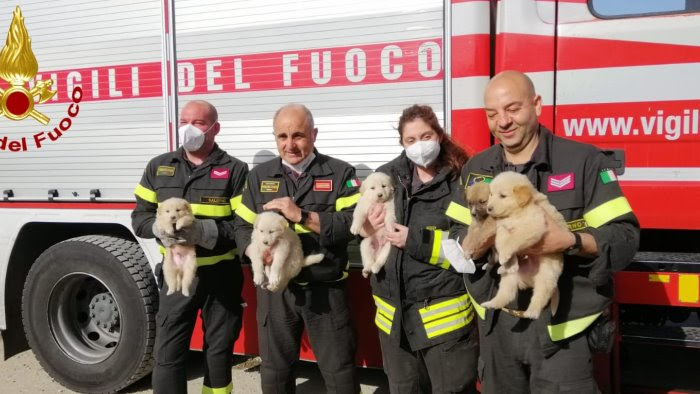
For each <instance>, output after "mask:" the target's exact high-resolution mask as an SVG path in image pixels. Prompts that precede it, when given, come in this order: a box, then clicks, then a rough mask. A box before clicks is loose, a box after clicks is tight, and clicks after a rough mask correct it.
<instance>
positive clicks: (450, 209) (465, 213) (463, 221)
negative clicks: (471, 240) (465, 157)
mask: <svg viewBox="0 0 700 394" xmlns="http://www.w3.org/2000/svg"><path fill="white" fill-rule="evenodd" d="M468 165H469V163H467V164H465V165H464V167H462V174H461V175H460V177H459V184H458V186H457V187H456V188H455V189H454V190H453V191H452V197H451V201H450V204H449V205H448V206H447V210H446V211H445V215H447V217H448V219H449V220H450V238H452V239H456V240H458V241H459V242H461V241H462V240H463V239H464V237H466V236H467V229H468V228H469V225H470V224H471V223H472V216H471V214H470V213H469V208H467V202H466V201H465V199H464V191H465V190H466V188H467V184H466V182H467V175H468V174H469V168H468Z"/></svg>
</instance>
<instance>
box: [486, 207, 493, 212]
mask: <svg viewBox="0 0 700 394" xmlns="http://www.w3.org/2000/svg"><path fill="white" fill-rule="evenodd" d="M486 210H487V211H489V213H491V211H493V207H492V206H490V205H489V206H488V207H486Z"/></svg>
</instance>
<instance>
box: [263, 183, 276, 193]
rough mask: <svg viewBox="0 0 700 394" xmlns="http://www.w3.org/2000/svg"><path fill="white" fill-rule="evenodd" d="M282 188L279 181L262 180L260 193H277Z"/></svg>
mask: <svg viewBox="0 0 700 394" xmlns="http://www.w3.org/2000/svg"><path fill="white" fill-rule="evenodd" d="M279 190H280V182H279V181H262V182H260V193H277V192H278V191H279Z"/></svg>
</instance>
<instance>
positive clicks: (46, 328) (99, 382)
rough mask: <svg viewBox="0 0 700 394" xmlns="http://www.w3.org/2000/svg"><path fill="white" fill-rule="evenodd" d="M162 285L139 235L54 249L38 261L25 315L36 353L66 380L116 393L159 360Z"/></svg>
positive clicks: (94, 238) (76, 241) (86, 239)
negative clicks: (156, 342) (157, 344)
mask: <svg viewBox="0 0 700 394" xmlns="http://www.w3.org/2000/svg"><path fill="white" fill-rule="evenodd" d="M157 306H158V289H157V287H156V282H155V279H154V277H153V273H152V272H151V268H150V266H149V264H148V260H147V259H146V257H145V256H144V254H143V251H142V250H141V248H140V247H139V245H138V244H137V243H136V242H133V241H130V240H126V239H121V238H115V237H111V236H103V235H88V236H82V237H77V238H72V239H69V240H66V241H63V242H61V243H58V244H56V245H53V246H52V247H50V248H48V249H47V250H46V251H44V253H42V254H41V256H39V258H38V259H37V260H36V262H35V263H34V265H32V267H31V269H30V271H29V275H28V276H27V280H26V282H25V284H24V292H23V294H22V321H23V323H24V331H25V333H26V335H27V339H28V341H29V345H30V346H31V348H32V350H33V351H34V354H35V355H36V358H37V359H38V360H39V362H40V363H41V365H42V367H43V368H44V369H45V370H46V371H47V372H48V373H49V375H51V377H53V378H54V379H55V380H56V381H58V382H59V383H61V384H62V385H64V386H66V387H68V388H70V389H72V390H76V391H81V392H91V393H95V392H114V391H117V390H119V389H122V388H124V387H126V386H128V385H130V384H131V383H133V382H135V381H136V380H138V379H139V378H141V377H142V376H144V375H146V374H148V373H149V372H150V371H151V369H152V367H153V355H152V352H153V343H154V339H155V314H156V309H157Z"/></svg>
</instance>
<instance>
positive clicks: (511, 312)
mask: <svg viewBox="0 0 700 394" xmlns="http://www.w3.org/2000/svg"><path fill="white" fill-rule="evenodd" d="M501 310H502V311H503V312H505V313H507V314H509V315H511V316H515V317H517V318H519V319H522V318H524V317H525V311H520V310H517V309H510V308H506V307H503V308H501Z"/></svg>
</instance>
